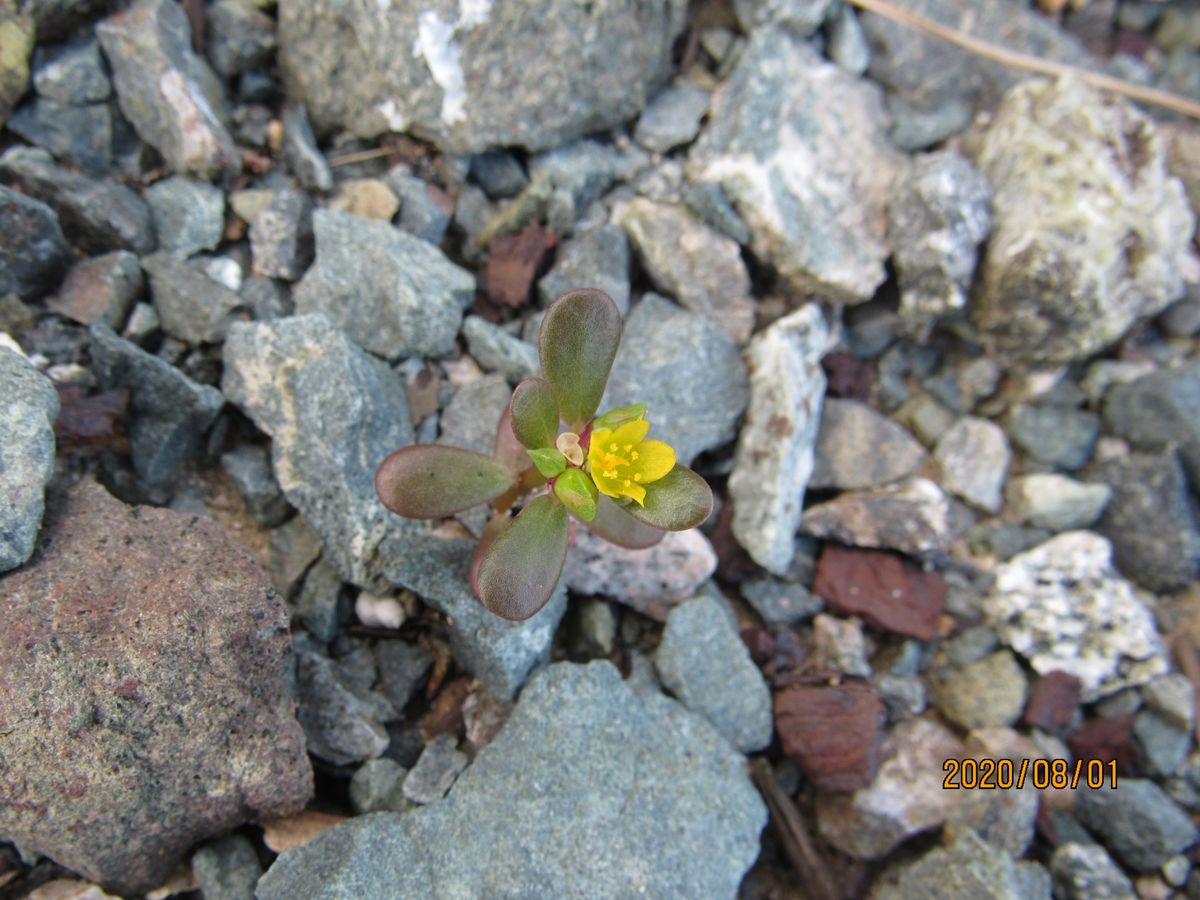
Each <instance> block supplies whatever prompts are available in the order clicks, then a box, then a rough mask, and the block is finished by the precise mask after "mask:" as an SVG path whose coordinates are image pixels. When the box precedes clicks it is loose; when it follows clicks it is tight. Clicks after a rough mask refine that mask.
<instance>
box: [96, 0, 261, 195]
mask: <svg viewBox="0 0 1200 900" xmlns="http://www.w3.org/2000/svg"><path fill="white" fill-rule="evenodd" d="M96 35H97V37H99V39H100V46H101V47H102V48H103V50H104V55H105V56H106V57H107V58H108V63H109V65H110V66H111V67H112V70H113V84H114V86H115V87H116V90H117V101H118V102H119V103H120V106H121V112H123V113H124V114H125V116H126V118H128V119H129V121H130V123H132V125H133V127H134V128H135V129H136V130H137V133H138V135H139V136H140V137H141V139H142V140H144V141H145V142H146V143H147V144H150V145H151V146H152V147H154V149H156V150H157V151H158V152H159V153H160V154H162V157H163V159H164V160H165V161H166V163H167V165H168V167H170V168H171V169H172V170H174V171H176V172H193V173H195V174H197V175H199V176H201V177H209V176H212V175H216V174H219V173H221V172H236V171H238V170H239V169H241V165H242V158H241V154H240V153H239V152H238V149H237V147H236V146H235V145H234V143H233V138H232V137H230V135H229V132H228V130H227V129H226V126H225V102H224V96H223V91H222V88H221V84H220V82H219V81H218V80H217V77H216V76H215V75H214V74H213V72H212V70H211V69H210V68H209V67H208V64H207V63H206V62H204V60H202V59H201V58H200V57H198V56H197V55H196V54H195V53H193V52H192V47H191V41H192V31H191V28H190V27H189V26H188V21H187V16H186V15H185V14H184V12H183V9H182V8H181V7H180V6H179V5H178V4H177V3H171V2H168V0H138V2H137V3H135V4H133V5H132V6H130V7H128V8H127V9H124V10H122V11H121V12H119V13H117V14H115V15H113V16H110V17H109V18H107V19H105V20H104V21H103V22H101V23H100V24H99V25H97V26H96Z"/></svg>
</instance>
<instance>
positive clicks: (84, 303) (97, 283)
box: [46, 250, 145, 329]
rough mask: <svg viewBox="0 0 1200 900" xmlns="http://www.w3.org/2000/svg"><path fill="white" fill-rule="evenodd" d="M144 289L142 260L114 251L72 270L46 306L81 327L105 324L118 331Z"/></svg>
mask: <svg viewBox="0 0 1200 900" xmlns="http://www.w3.org/2000/svg"><path fill="white" fill-rule="evenodd" d="M144 287H145V282H144V280H143V278H142V267H141V265H140V264H139V263H138V258H137V257H136V256H134V255H133V254H132V253H130V252H129V251H127V250H114V251H113V252H112V253H105V254H104V255H103V256H94V257H92V258H91V259H85V260H83V261H81V262H78V263H76V264H75V265H74V266H72V267H71V271H70V272H68V273H67V277H66V280H64V281H63V283H62V285H61V287H59V289H58V293H57V294H55V295H53V296H52V297H50V298H49V299H48V300H47V301H46V306H47V307H49V308H50V309H52V310H54V311H55V312H56V313H58V314H59V315H62V316H66V317H67V318H68V319H71V320H73V321H75V322H78V323H79V324H81V325H95V324H96V323H97V322H103V323H104V324H105V325H107V326H108V327H109V328H113V329H117V328H120V327H121V326H122V325H124V324H125V320H126V319H127V318H128V317H129V311H130V309H131V308H132V307H133V305H134V303H135V302H136V301H137V300H138V298H139V297H141V296H142V291H143V289H144Z"/></svg>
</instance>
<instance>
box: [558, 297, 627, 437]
mask: <svg viewBox="0 0 1200 900" xmlns="http://www.w3.org/2000/svg"><path fill="white" fill-rule="evenodd" d="M620 342H621V313H620V312H619V311H618V310H617V305H616V304H615V303H613V302H612V299H611V298H610V297H609V296H608V294H606V293H604V292H603V291H596V290H591V289H588V290H581V291H570V292H569V293H566V294H563V295H562V296H561V297H559V298H558V299H557V300H555V301H554V304H553V305H552V306H551V307H550V309H549V310H547V311H546V318H545V319H543V320H542V331H541V334H540V335H539V336H538V349H539V350H540V352H541V357H542V372H543V374H545V376H546V380H547V381H549V382H550V386H551V387H552V388H553V389H554V396H555V398H556V399H557V400H558V412H559V415H561V416H562V418H563V420H564V421H565V422H566V423H567V426H568V427H569V428H570V429H571V430H572V431H574V432H576V433H579V432H581V431H582V430H583V427H584V426H585V425H586V424H587V423H588V420H589V419H591V417H592V416H593V415H595V414H596V407H598V406H599V405H600V398H601V397H602V396H603V395H604V386H605V385H606V384H607V383H608V372H609V370H610V369H611V368H612V362H613V357H615V356H616V355H617V344H619V343H620Z"/></svg>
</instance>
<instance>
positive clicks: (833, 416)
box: [808, 397, 926, 490]
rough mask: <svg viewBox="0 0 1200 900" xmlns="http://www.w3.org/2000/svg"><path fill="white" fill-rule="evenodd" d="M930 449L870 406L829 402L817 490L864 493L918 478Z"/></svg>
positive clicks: (813, 482) (816, 467)
mask: <svg viewBox="0 0 1200 900" xmlns="http://www.w3.org/2000/svg"><path fill="white" fill-rule="evenodd" d="M925 457H926V453H925V449H924V448H923V447H922V446H921V445H920V444H919V443H918V442H917V441H916V440H915V439H914V438H913V436H912V435H911V434H909V433H908V432H907V431H905V430H904V429H903V428H902V427H901V426H900V425H897V424H896V423H895V422H894V421H892V420H891V419H889V418H887V417H886V416H881V415H880V414H879V413H877V412H875V411H874V410H873V409H871V407H869V406H867V405H866V404H865V403H860V402H858V401H857V400H840V399H837V398H835V397H829V398H827V399H826V400H825V403H824V405H823V406H822V408H821V430H820V432H819V433H818V434H817V444H816V450H815V457H814V463H813V472H812V477H811V478H810V479H809V480H808V486H809V487H810V488H812V489H814V490H823V489H826V488H837V489H839V490H860V489H862V488H870V487H879V486H881V485H885V484H889V483H890V482H893V481H899V480H900V479H902V478H907V477H908V476H909V475H912V474H913V473H914V472H916V470H917V469H918V468H920V466H921V464H922V463H923V462H924V461H925Z"/></svg>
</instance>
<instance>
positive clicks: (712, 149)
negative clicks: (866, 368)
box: [689, 28, 902, 303]
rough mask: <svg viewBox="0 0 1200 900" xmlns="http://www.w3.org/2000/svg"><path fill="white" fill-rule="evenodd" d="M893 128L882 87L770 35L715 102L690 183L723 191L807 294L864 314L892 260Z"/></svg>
mask: <svg viewBox="0 0 1200 900" xmlns="http://www.w3.org/2000/svg"><path fill="white" fill-rule="evenodd" d="M886 128H887V113H886V112H885V110H884V108H883V98H882V93H881V92H880V91H879V89H878V88H876V87H875V86H874V85H872V84H870V83H869V82H867V81H864V80H862V79H857V78H854V77H853V76H851V75H848V74H847V73H846V72H844V71H842V70H841V69H839V68H838V67H837V66H835V65H833V64H832V63H828V62H825V61H823V60H821V59H820V58H819V57H818V56H817V55H816V53H815V52H814V51H813V50H812V49H811V48H810V47H808V46H806V45H805V44H804V43H803V42H802V41H801V40H800V39H799V38H797V37H795V36H793V35H791V34H789V33H787V32H785V31H784V30H782V29H779V28H765V29H762V30H760V31H757V32H756V33H754V34H753V35H752V36H751V38H750V44H749V46H748V47H747V48H746V50H745V53H744V54H743V56H742V58H741V62H739V63H738V67H737V69H736V71H735V72H734V74H733V75H732V76H731V77H730V79H729V80H728V81H727V82H726V83H725V85H724V86H723V87H722V90H721V94H720V96H719V97H718V98H717V99H716V100H715V101H714V108H713V112H712V116H711V119H710V121H709V123H708V126H707V127H706V128H705V129H704V132H703V133H702V134H701V136H700V139H699V140H698V141H697V142H696V143H695V144H694V145H693V147H692V152H691V156H690V159H689V174H690V175H691V177H692V178H694V179H696V180H699V181H711V182H715V183H717V184H719V185H720V186H721V188H722V189H723V190H724V192H725V194H726V195H727V196H728V197H729V200H730V201H731V202H732V203H733V205H734V206H735V207H736V209H737V211H738V213H739V214H740V215H741V217H742V218H743V219H744V220H745V222H746V224H747V225H749V226H750V232H751V235H752V237H751V241H750V248H751V249H752V250H753V251H754V253H755V255H756V256H758V258H759V259H761V260H763V261H764V262H767V263H769V264H770V265H772V266H774V267H775V269H776V270H777V271H778V272H779V273H780V274H781V275H782V276H783V277H784V278H785V279H786V280H787V281H789V282H791V283H792V284H793V285H794V286H795V287H796V288H797V289H800V290H804V291H806V292H815V293H816V294H818V295H821V296H826V297H829V298H830V299H834V300H838V301H841V302H845V303H860V302H862V301H864V300H868V299H870V297H871V296H872V294H874V292H875V289H876V288H877V287H878V286H879V285H880V284H882V283H883V281H884V279H885V277H886V273H885V271H884V261H885V260H886V259H887V257H888V256H889V254H890V252H891V248H890V246H889V245H888V241H887V202H888V195H889V192H890V190H891V185H892V182H893V181H894V180H895V178H896V176H897V175H898V174H899V171H900V166H901V162H902V158H901V157H900V155H899V154H897V153H896V151H895V150H893V149H892V148H891V145H890V144H888V142H887V138H886V137H885V131H886ZM813 172H820V173H821V177H820V178H817V179H814V178H813V177H811V176H812V173H813Z"/></svg>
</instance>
